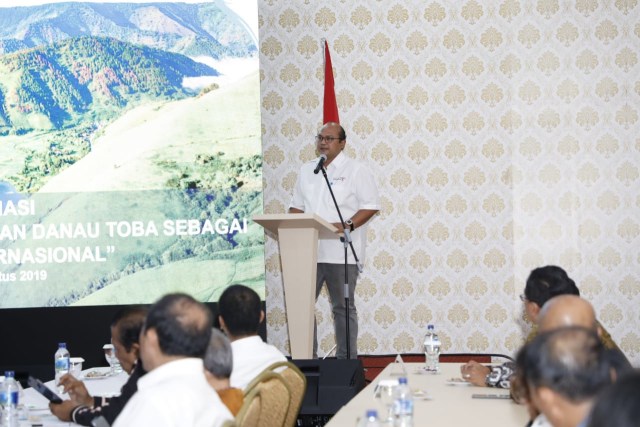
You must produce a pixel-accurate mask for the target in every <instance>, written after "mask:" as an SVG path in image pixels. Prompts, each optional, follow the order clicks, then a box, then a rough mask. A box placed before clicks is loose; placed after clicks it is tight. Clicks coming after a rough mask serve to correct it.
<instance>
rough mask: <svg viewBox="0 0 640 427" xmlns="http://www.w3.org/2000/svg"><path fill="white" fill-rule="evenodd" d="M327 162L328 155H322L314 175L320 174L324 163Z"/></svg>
mask: <svg viewBox="0 0 640 427" xmlns="http://www.w3.org/2000/svg"><path fill="white" fill-rule="evenodd" d="M326 161H327V155H326V154H321V155H320V160H318V165H317V166H316V168H315V169H314V170H313V173H315V174H316V175H317V174H318V172H320V169H322V165H324V162H326Z"/></svg>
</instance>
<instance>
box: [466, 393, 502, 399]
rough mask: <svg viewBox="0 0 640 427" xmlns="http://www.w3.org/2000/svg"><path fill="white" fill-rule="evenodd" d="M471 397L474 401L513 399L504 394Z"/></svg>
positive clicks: (482, 394) (475, 394) (476, 394)
mask: <svg viewBox="0 0 640 427" xmlns="http://www.w3.org/2000/svg"><path fill="white" fill-rule="evenodd" d="M471 397H472V398H474V399H511V395H509V394H504V393H500V394H498V393H474V394H472V395H471Z"/></svg>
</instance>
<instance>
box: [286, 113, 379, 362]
mask: <svg viewBox="0 0 640 427" xmlns="http://www.w3.org/2000/svg"><path fill="white" fill-rule="evenodd" d="M346 143H347V136H346V133H345V131H344V128H343V127H342V126H340V124H338V123H335V122H328V123H326V124H325V125H324V126H322V128H321V129H320V132H319V133H318V135H317V136H316V150H317V152H318V153H319V154H320V158H318V159H316V160H313V161H311V162H308V163H305V164H304V165H302V167H301V168H300V173H299V174H298V181H297V182H296V186H295V188H294V190H293V197H292V200H291V204H290V206H289V213H314V214H316V215H318V216H320V217H321V218H323V219H324V220H326V221H327V222H330V223H332V224H333V225H334V226H335V227H336V228H338V230H339V232H340V233H342V232H343V230H345V229H346V230H347V232H348V233H347V234H350V236H351V239H352V245H349V246H351V247H349V248H348V251H347V255H348V258H347V264H348V265H347V278H346V279H345V244H344V243H343V241H341V240H340V238H339V236H336V238H335V239H322V238H321V239H319V240H318V273H317V278H316V299H317V298H318V295H319V294H320V289H322V285H323V284H324V283H325V282H326V284H327V289H328V290H329V296H330V299H331V305H332V310H333V321H334V328H335V334H336V344H337V351H336V357H337V358H338V359H346V358H347V353H349V357H351V358H353V359H355V358H356V357H357V353H358V313H357V311H356V307H355V304H354V296H355V288H356V280H357V278H358V272H359V271H358V269H359V267H361V266H360V265H359V261H364V257H365V244H366V240H367V227H366V224H367V222H368V221H369V220H370V219H371V218H372V217H373V216H374V215H375V214H376V212H378V211H379V210H380V201H379V198H378V189H377V187H376V184H375V179H374V177H373V174H372V173H371V171H370V170H369V169H367V168H366V167H365V166H364V165H363V164H362V163H360V162H357V161H355V160H353V159H350V158H349V157H347V156H346V155H345V154H344V153H343V150H344V147H345V145H346ZM320 171H322V174H318V172H320ZM325 171H326V172H325ZM325 173H326V174H325ZM325 177H326V178H325ZM327 181H328V183H327ZM331 190H332V191H333V194H334V196H335V201H336V203H337V205H338V207H339V208H340V213H341V214H342V218H343V220H344V224H342V223H341V222H340V216H339V215H338V211H337V209H336V207H335V204H334V202H333V200H332V197H331ZM354 252H355V255H356V257H355V258H354ZM345 283H348V284H349V339H348V340H347V332H346V325H345V318H346V305H345V295H344V288H345V286H344V285H345ZM347 341H348V342H349V351H347ZM317 352H318V338H317V331H316V327H315V323H314V342H313V355H314V357H317Z"/></svg>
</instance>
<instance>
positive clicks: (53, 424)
mask: <svg viewBox="0 0 640 427" xmlns="http://www.w3.org/2000/svg"><path fill="white" fill-rule="evenodd" d="M89 372H91V373H94V374H96V376H94V377H87V376H86V375H87V373H89ZM108 372H109V368H108V367H104V368H92V369H86V370H84V371H82V376H81V379H82V381H83V382H84V384H85V386H86V387H87V390H88V391H89V393H90V394H91V395H92V396H94V397H95V396H107V397H111V396H116V395H118V394H120V388H121V387H122V385H123V384H124V383H125V382H126V381H127V378H129V376H128V375H127V374H126V373H124V372H121V373H119V374H116V375H108V374H107V373H108ZM45 385H47V386H48V387H49V388H50V389H51V390H53V391H55V392H56V393H57V390H56V387H55V385H54V384H53V381H49V382H46V383H45ZM57 394H58V393H57ZM58 395H59V396H60V397H62V398H63V399H68V398H69V397H68V396H67V395H60V394H58ZM21 403H22V404H24V405H25V406H26V407H27V408H28V410H29V418H28V419H27V420H21V421H20V427H35V426H42V427H59V426H76V425H77V424H75V423H70V422H64V421H60V420H58V418H56V417H55V416H54V415H53V414H51V411H50V410H49V401H48V400H47V399H46V398H45V397H43V396H42V395H41V394H40V393H38V392H37V391H35V390H34V389H32V388H26V389H25V390H24V396H23V397H22V401H21Z"/></svg>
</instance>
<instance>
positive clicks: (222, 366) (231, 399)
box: [204, 328, 244, 416]
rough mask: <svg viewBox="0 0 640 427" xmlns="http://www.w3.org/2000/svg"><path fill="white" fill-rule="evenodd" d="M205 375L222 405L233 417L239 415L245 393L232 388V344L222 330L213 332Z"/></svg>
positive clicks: (206, 356)
mask: <svg viewBox="0 0 640 427" xmlns="http://www.w3.org/2000/svg"><path fill="white" fill-rule="evenodd" d="M204 369H205V370H204V374H205V376H206V377H207V381H208V382H209V385H210V386H211V387H213V389H214V390H215V391H217V392H218V396H220V399H221V400H222V403H224V404H225V405H226V407H227V408H228V409H229V411H231V414H232V415H233V416H236V415H238V411H240V407H242V402H243V400H244V393H243V392H242V390H241V389H239V388H234V387H231V382H230V381H229V378H230V377H231V371H232V370H233V354H232V353H231V343H230V342H229V338H227V337H226V336H225V335H224V334H223V333H222V332H221V331H220V330H218V329H215V328H214V329H213V330H212V331H211V339H210V340H209V346H208V347H207V352H206V353H205V355H204Z"/></svg>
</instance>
